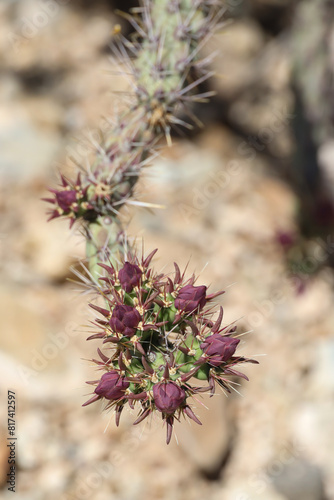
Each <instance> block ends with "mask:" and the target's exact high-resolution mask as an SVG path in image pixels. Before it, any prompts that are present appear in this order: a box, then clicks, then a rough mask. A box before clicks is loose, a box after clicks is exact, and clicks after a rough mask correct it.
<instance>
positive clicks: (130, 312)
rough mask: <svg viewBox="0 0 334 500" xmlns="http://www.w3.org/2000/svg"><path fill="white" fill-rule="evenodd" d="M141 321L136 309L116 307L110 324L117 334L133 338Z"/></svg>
mask: <svg viewBox="0 0 334 500" xmlns="http://www.w3.org/2000/svg"><path fill="white" fill-rule="evenodd" d="M140 320H141V316H140V314H139V312H138V311H137V309H136V308H135V307H132V306H126V305H116V306H115V307H114V310H113V312H112V315H111V318H110V321H109V324H110V326H111V328H112V329H113V330H114V331H115V332H117V333H122V334H123V335H125V336H126V337H132V336H133V335H134V334H135V332H136V328H137V326H138V323H139V321H140Z"/></svg>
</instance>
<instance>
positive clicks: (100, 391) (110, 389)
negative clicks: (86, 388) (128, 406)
mask: <svg viewBox="0 0 334 500" xmlns="http://www.w3.org/2000/svg"><path fill="white" fill-rule="evenodd" d="M129 385H130V384H129V382H128V381H127V380H126V378H125V377H121V376H120V374H119V373H118V372H117V371H115V370H112V371H110V372H108V373H105V374H104V375H102V377H101V380H100V382H99V385H98V386H97V387H96V389H95V391H94V392H95V394H97V395H98V396H101V397H103V398H106V399H112V400H117V399H120V398H121V397H123V396H124V393H125V391H126V389H127V388H128V387H129Z"/></svg>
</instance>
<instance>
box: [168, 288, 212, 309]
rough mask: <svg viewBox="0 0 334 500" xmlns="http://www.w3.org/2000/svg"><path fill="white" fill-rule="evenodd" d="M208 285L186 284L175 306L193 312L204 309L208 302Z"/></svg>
mask: <svg viewBox="0 0 334 500" xmlns="http://www.w3.org/2000/svg"><path fill="white" fill-rule="evenodd" d="M205 295H206V286H193V285H186V286H184V287H183V288H181V290H180V291H179V293H178V296H177V299H176V300H175V307H176V308H177V309H179V311H185V312H188V313H191V312H193V311H195V310H197V309H202V308H203V307H204V306H205V304H206V298H205Z"/></svg>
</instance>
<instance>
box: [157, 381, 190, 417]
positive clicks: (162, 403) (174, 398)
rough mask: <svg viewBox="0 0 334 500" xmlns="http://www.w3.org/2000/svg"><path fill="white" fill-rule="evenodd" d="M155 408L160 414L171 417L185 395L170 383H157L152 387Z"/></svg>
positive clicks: (182, 401)
mask: <svg viewBox="0 0 334 500" xmlns="http://www.w3.org/2000/svg"><path fill="white" fill-rule="evenodd" d="M153 396H154V403H155V406H156V407H157V409H158V410H159V411H161V412H162V413H166V414H167V415H172V414H173V413H174V412H175V411H176V410H177V409H178V408H179V407H180V406H181V405H182V404H183V403H184V401H185V399H186V393H185V392H184V390H183V389H182V388H181V387H180V386H179V385H177V384H176V383H175V382H172V381H164V382H159V383H158V384H156V385H154V386H153Z"/></svg>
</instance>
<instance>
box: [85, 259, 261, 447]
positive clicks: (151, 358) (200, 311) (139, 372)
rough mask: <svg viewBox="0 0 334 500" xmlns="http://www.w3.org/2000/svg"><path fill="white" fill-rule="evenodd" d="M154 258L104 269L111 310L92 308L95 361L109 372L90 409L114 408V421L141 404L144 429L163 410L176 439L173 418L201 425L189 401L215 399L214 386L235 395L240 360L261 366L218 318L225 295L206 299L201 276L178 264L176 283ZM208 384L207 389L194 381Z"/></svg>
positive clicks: (105, 293)
mask: <svg viewBox="0 0 334 500" xmlns="http://www.w3.org/2000/svg"><path fill="white" fill-rule="evenodd" d="M155 253H156V250H155V251H154V252H152V253H151V254H150V255H149V256H148V257H147V258H145V259H144V258H142V259H140V260H139V259H138V258H137V257H136V256H128V257H127V260H126V259H124V261H123V262H122V263H121V264H120V266H119V269H116V268H115V267H114V266H112V265H106V264H100V266H101V268H103V269H104V271H105V275H104V276H103V277H101V282H102V283H103V285H102V286H101V290H100V291H101V295H102V296H103V297H104V300H105V303H106V306H105V307H100V306H97V305H95V304H91V307H92V308H93V309H94V310H96V311H98V313H99V314H100V318H98V319H96V322H95V325H96V326H97V327H98V329H99V330H98V332H97V333H95V334H93V335H91V336H90V337H89V339H99V340H100V342H101V344H102V345H101V346H100V347H101V349H100V348H98V350H97V352H98V356H99V359H94V360H93V361H94V362H95V363H96V364H97V365H98V366H99V367H100V369H101V370H102V371H103V375H102V377H101V379H100V380H97V381H96V380H95V381H93V382H88V383H89V384H93V385H96V387H95V390H94V394H93V396H92V397H91V399H89V400H88V401H87V402H86V403H85V404H84V406H85V405H88V404H90V403H93V402H94V401H97V400H100V399H104V400H106V402H107V404H106V408H114V410H115V414H116V423H117V425H118V423H119V419H120V415H121V412H122V410H123V409H124V407H125V405H126V404H129V405H130V407H131V408H133V407H134V405H135V404H136V403H137V404H139V405H140V413H139V416H138V418H137V420H136V421H135V422H134V423H135V424H138V423H139V422H141V421H142V420H144V419H145V418H146V417H148V416H149V415H150V414H152V412H154V411H155V410H157V411H158V412H160V413H161V415H162V418H163V420H164V421H165V422H166V425H167V443H169V442H170V439H171V435H172V429H173V422H174V419H177V420H179V418H180V416H181V415H183V416H187V417H189V418H190V419H192V420H194V421H195V422H197V423H198V424H200V421H199V420H198V418H197V417H196V415H195V413H194V411H193V410H192V408H191V406H190V404H189V401H190V399H191V397H192V396H193V395H195V394H197V393H199V392H205V391H210V392H211V394H214V391H215V384H216V383H218V384H219V385H220V386H221V387H222V388H223V389H224V390H226V391H227V392H230V387H231V386H230V382H229V377H230V376H240V377H243V378H245V379H246V380H247V377H246V376H245V375H244V374H242V373H240V372H239V371H236V370H235V369H234V366H235V365H237V364H240V363H245V362H252V363H256V361H254V360H251V359H247V358H245V357H243V356H238V355H236V354H235V351H236V349H237V346H238V344H239V339H237V338H235V334H236V327H235V326H231V325H229V326H225V327H222V326H221V323H222V319H223V310H222V308H220V311H219V314H218V317H217V318H216V319H215V320H214V321H213V320H212V318H213V317H214V312H215V311H214V307H213V305H212V301H213V299H214V298H215V297H217V296H218V295H221V294H222V293H223V292H218V293H215V294H208V293H207V287H206V286H195V277H194V276H192V277H191V278H190V279H188V280H186V279H185V275H184V273H183V274H181V272H180V269H179V267H178V266H177V264H174V265H175V273H174V276H173V279H171V277H170V276H166V275H163V274H157V273H155V272H154V270H153V269H152V268H151V267H150V263H151V260H152V258H153V256H154V254H155ZM191 379H199V380H206V381H207V382H208V385H207V387H197V386H193V385H191V384H190V380H191Z"/></svg>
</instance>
